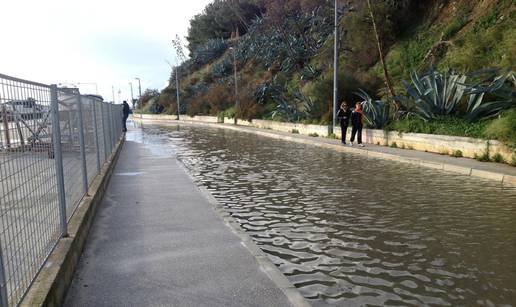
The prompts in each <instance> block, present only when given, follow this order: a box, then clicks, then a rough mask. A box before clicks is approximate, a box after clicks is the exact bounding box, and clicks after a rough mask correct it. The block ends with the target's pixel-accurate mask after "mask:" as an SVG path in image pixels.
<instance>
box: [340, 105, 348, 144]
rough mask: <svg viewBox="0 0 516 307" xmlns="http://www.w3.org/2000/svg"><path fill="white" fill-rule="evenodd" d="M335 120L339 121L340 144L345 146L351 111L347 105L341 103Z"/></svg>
mask: <svg viewBox="0 0 516 307" xmlns="http://www.w3.org/2000/svg"><path fill="white" fill-rule="evenodd" d="M337 118H339V119H340V132H341V135H342V144H346V133H347V132H348V126H349V119H350V118H351V110H350V109H349V108H348V104H347V103H346V102H345V101H343V102H342V103H341V104H340V109H339V112H337Z"/></svg>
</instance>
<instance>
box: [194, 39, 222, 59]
mask: <svg viewBox="0 0 516 307" xmlns="http://www.w3.org/2000/svg"><path fill="white" fill-rule="evenodd" d="M227 48H228V43H227V42H226V41H225V40H223V39H210V40H208V41H207V42H206V43H205V44H204V45H203V46H201V47H199V48H197V49H196V50H195V51H194V52H193V54H192V61H193V62H194V63H195V64H196V65H204V64H207V63H210V62H211V61H213V60H214V59H216V58H218V57H219V56H221V55H222V54H223V53H224V52H225V51H226V49H227Z"/></svg>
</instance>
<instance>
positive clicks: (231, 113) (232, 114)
mask: <svg viewBox="0 0 516 307" xmlns="http://www.w3.org/2000/svg"><path fill="white" fill-rule="evenodd" d="M224 117H227V118H235V107H231V108H229V109H226V110H225V111H224Z"/></svg>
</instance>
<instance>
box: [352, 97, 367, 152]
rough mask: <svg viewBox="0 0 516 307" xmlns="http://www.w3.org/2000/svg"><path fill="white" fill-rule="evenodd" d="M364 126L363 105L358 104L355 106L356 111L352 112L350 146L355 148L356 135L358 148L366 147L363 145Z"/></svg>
mask: <svg viewBox="0 0 516 307" xmlns="http://www.w3.org/2000/svg"><path fill="white" fill-rule="evenodd" d="M363 125H364V114H363V113H362V104H360V102H357V104H356V105H355V109H354V110H353V112H351V126H353V128H352V129H351V139H350V140H349V142H350V143H349V146H353V142H354V141H355V135H357V134H358V136H357V139H358V140H357V141H358V146H360V147H364V144H362V127H363Z"/></svg>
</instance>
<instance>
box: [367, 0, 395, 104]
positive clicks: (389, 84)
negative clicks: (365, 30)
mask: <svg viewBox="0 0 516 307" xmlns="http://www.w3.org/2000/svg"><path fill="white" fill-rule="evenodd" d="M367 6H368V7H369V15H371V20H372V22H373V30H374V35H375V38H376V45H377V47H378V54H379V56H380V62H381V64H382V68H383V77H384V82H385V86H386V87H387V90H388V91H389V95H391V97H393V98H394V97H395V96H396V93H395V92H394V88H393V87H392V82H391V77H390V76H389V70H388V69H387V64H385V55H384V53H383V50H382V44H381V42H380V35H379V34H378V29H377V27H376V21H375V19H374V13H373V7H372V6H371V0H367ZM394 104H395V106H396V112H398V111H399V110H400V108H401V106H400V104H399V102H397V101H395V100H394Z"/></svg>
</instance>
